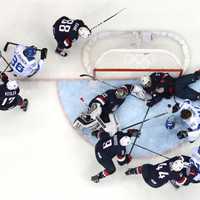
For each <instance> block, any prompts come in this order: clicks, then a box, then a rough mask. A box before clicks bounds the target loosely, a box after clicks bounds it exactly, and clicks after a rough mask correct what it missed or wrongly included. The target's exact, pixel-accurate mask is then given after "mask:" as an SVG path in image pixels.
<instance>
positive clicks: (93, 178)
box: [91, 175, 100, 183]
mask: <svg viewBox="0 0 200 200" xmlns="http://www.w3.org/2000/svg"><path fill="white" fill-rule="evenodd" d="M99 179H100V177H99V175H95V176H92V177H91V181H93V182H94V183H98V182H99Z"/></svg>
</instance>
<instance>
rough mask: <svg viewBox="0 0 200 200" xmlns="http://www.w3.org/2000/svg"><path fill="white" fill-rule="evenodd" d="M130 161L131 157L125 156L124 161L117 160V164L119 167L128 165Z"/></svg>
mask: <svg viewBox="0 0 200 200" xmlns="http://www.w3.org/2000/svg"><path fill="white" fill-rule="evenodd" d="M131 160H132V157H131V156H130V155H128V154H126V155H125V159H124V160H123V161H120V160H118V161H117V162H118V164H119V165H120V166H123V165H125V164H129V163H130V162H131Z"/></svg>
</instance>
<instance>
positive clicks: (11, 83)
mask: <svg viewBox="0 0 200 200" xmlns="http://www.w3.org/2000/svg"><path fill="white" fill-rule="evenodd" d="M6 87H7V88H8V89H9V90H16V89H17V88H18V87H19V86H18V84H17V81H14V80H10V81H8V82H7V84H6Z"/></svg>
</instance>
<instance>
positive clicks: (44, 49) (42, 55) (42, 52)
mask: <svg viewBox="0 0 200 200" xmlns="http://www.w3.org/2000/svg"><path fill="white" fill-rule="evenodd" d="M47 51H48V49H47V48H43V49H42V50H41V55H40V58H41V60H44V59H46V58H47Z"/></svg>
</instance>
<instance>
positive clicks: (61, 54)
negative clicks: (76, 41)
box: [55, 48, 68, 57]
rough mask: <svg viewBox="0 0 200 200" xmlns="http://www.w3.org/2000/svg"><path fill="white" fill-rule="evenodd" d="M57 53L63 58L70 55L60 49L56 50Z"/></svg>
mask: <svg viewBox="0 0 200 200" xmlns="http://www.w3.org/2000/svg"><path fill="white" fill-rule="evenodd" d="M55 53H57V54H59V55H60V56H62V57H67V55H68V54H67V52H65V51H64V50H60V49H58V48H57V49H56V50H55Z"/></svg>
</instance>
